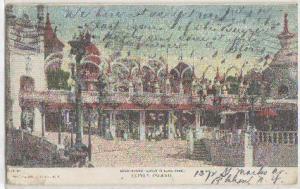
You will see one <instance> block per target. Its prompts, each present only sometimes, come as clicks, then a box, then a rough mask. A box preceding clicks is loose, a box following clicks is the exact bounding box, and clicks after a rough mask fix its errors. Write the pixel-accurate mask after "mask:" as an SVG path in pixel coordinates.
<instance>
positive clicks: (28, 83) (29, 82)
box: [20, 76, 34, 92]
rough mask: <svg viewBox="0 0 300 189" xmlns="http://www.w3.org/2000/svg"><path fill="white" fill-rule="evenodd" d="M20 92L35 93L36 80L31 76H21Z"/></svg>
mask: <svg viewBox="0 0 300 189" xmlns="http://www.w3.org/2000/svg"><path fill="white" fill-rule="evenodd" d="M20 91H21V92H33V91H34V79H33V78H32V77H30V76H21V78H20Z"/></svg>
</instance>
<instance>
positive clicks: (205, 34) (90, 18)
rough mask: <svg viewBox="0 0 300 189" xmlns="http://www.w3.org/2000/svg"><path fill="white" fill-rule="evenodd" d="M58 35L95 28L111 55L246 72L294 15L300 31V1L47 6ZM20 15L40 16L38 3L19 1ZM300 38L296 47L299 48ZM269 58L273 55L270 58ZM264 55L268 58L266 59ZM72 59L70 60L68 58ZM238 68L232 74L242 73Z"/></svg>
mask: <svg viewBox="0 0 300 189" xmlns="http://www.w3.org/2000/svg"><path fill="white" fill-rule="evenodd" d="M45 12H48V13H49V15H50V20H51V23H52V25H53V28H54V27H55V26H57V36H58V38H59V39H60V40H61V41H62V42H63V43H65V44H66V47H65V54H66V55H68V53H69V50H70V47H69V46H68V44H67V42H68V41H69V40H71V39H72V37H73V35H78V33H79V32H80V31H85V30H87V29H88V30H89V31H90V32H91V33H92V35H93V36H94V38H93V42H94V43H95V44H96V45H97V47H98V48H99V50H100V51H101V56H103V57H107V56H109V55H110V54H112V53H113V52H115V51H121V56H122V57H126V56H128V54H130V56H137V57H142V59H143V61H146V60H147V59H148V58H157V59H158V58H159V57H160V56H163V57H164V58H165V59H166V60H167V62H168V64H169V65H170V67H171V68H172V67H175V66H176V65H177V63H178V62H179V60H182V61H184V62H185V63H187V64H190V65H194V67H195V70H196V75H198V76H200V75H201V74H202V72H203V71H204V70H205V69H206V68H207V67H208V66H210V67H211V68H212V69H211V70H209V71H208V72H207V75H208V76H210V77H212V76H213V75H214V73H215V71H216V68H217V67H219V69H220V70H221V73H223V72H225V71H226V70H227V69H228V68H230V67H232V66H234V67H236V68H237V70H240V69H241V68H243V69H244V72H247V70H249V69H251V68H254V67H255V68H259V69H265V68H266V67H267V65H268V63H270V61H271V58H272V56H273V55H274V54H275V53H276V52H277V51H278V50H279V49H280V43H279V40H278V38H277V35H278V34H279V33H280V32H282V30H283V17H284V14H285V13H287V14H288V21H289V31H290V32H292V33H298V31H297V28H298V26H297V6H296V5H295V4H288V5H284V4H282V5H276V6H275V5H271V4H268V5H263V4H260V5H246V6H242V5H193V6H192V5H189V6H182V5H180V6H167V5H164V6H162V5H153V6H149V5H144V6H143V5H138V6H137V5H124V6H121V5H111V6H109V5H107V6H100V5H93V6H71V5H68V6H62V5H61V6H46V7H45ZM14 13H15V14H16V15H17V16H22V14H24V13H25V14H28V15H29V16H30V18H31V19H32V20H33V21H34V20H36V19H35V18H36V8H35V7H34V6H24V5H17V6H15V7H14ZM296 39H297V37H296V38H295V40H294V41H293V43H292V46H291V48H292V50H294V51H297V41H296ZM265 57H271V58H270V59H265ZM262 59H263V61H261V60H262ZM66 62H67V60H66ZM237 70H236V69H232V71H230V73H229V74H231V75H234V74H235V73H236V72H237Z"/></svg>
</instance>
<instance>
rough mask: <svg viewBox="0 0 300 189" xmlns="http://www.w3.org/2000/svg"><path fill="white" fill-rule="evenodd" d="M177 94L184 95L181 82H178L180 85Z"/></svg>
mask: <svg viewBox="0 0 300 189" xmlns="http://www.w3.org/2000/svg"><path fill="white" fill-rule="evenodd" d="M179 93H180V94H184V89H183V83H182V81H180V83H179Z"/></svg>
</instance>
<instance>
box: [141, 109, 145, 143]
mask: <svg viewBox="0 0 300 189" xmlns="http://www.w3.org/2000/svg"><path fill="white" fill-rule="evenodd" d="M145 127H146V112H145V110H141V111H140V140H145V139H146V131H145V130H146V129H145Z"/></svg>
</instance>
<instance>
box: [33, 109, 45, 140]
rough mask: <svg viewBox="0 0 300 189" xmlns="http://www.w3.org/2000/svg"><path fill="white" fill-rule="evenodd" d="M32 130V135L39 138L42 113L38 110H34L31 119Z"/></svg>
mask: <svg viewBox="0 0 300 189" xmlns="http://www.w3.org/2000/svg"><path fill="white" fill-rule="evenodd" d="M33 119H34V120H33V129H32V133H33V134H34V135H38V136H41V135H42V121H43V116H42V113H41V112H40V111H39V109H38V108H34V118H33Z"/></svg>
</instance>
